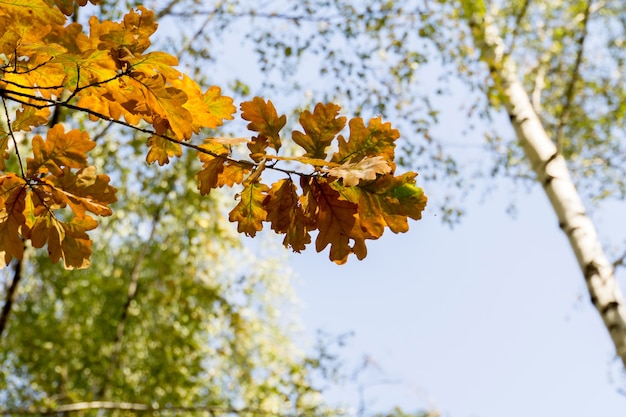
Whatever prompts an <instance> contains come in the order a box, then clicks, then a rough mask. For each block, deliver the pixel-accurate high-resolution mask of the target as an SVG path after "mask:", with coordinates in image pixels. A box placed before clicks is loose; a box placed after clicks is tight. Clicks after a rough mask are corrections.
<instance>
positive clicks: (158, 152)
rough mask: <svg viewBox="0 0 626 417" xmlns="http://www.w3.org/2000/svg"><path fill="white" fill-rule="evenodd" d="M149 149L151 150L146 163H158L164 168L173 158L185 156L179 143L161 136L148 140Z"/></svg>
mask: <svg viewBox="0 0 626 417" xmlns="http://www.w3.org/2000/svg"><path fill="white" fill-rule="evenodd" d="M148 147H149V148H150V150H149V151H148V155H147V156H146V162H147V163H149V164H152V163H154V162H158V164H159V165H161V166H163V165H165V164H167V163H169V162H170V158H171V157H174V156H176V157H180V156H181V155H182V154H183V151H182V149H181V147H180V145H179V144H178V143H176V142H172V141H171V140H167V139H164V138H162V137H160V136H154V135H153V136H150V138H149V139H148Z"/></svg>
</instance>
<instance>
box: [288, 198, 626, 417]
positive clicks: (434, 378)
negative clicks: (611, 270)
mask: <svg viewBox="0 0 626 417" xmlns="http://www.w3.org/2000/svg"><path fill="white" fill-rule="evenodd" d="M538 191H539V190H538ZM519 196H523V197H524V198H523V199H521V198H518V200H519V201H518V204H517V208H518V215H517V217H516V218H515V219H513V218H512V217H511V216H509V215H508V214H506V213H505V211H506V210H505V209H506V206H507V205H508V203H509V200H510V195H509V194H508V192H507V190H506V187H503V188H501V189H499V191H496V192H495V193H494V194H493V195H491V196H490V197H489V198H488V199H487V200H486V201H485V202H484V203H482V204H478V203H475V204H471V203H470V205H469V207H468V208H469V214H468V216H467V217H466V218H465V220H464V221H463V222H462V223H461V224H460V225H459V226H457V227H455V228H454V229H453V230H450V229H449V227H447V226H444V225H442V224H441V222H440V220H439V218H438V217H436V216H435V215H434V214H435V213H433V212H428V211H427V212H426V213H425V216H424V218H423V220H421V221H419V222H414V223H412V225H411V226H412V227H411V230H410V231H409V232H408V233H407V234H404V235H393V234H390V235H386V236H385V238H384V239H382V240H381V241H380V242H376V243H375V244H372V245H371V246H370V251H369V255H368V257H367V258H366V259H365V260H364V261H361V262H358V261H356V260H355V259H354V260H352V262H349V263H348V264H347V265H345V266H336V265H334V264H331V263H329V262H327V261H326V259H321V256H323V255H321V254H314V253H313V252H309V253H306V254H302V255H297V256H294V257H293V262H292V264H293V267H294V269H295V270H296V271H297V273H298V274H299V275H300V276H301V277H302V279H301V282H300V284H299V285H298V287H297V289H298V294H299V296H300V298H301V300H303V303H304V308H303V320H304V323H305V325H306V327H307V329H308V331H309V332H312V330H313V329H315V328H323V329H326V330H327V331H332V332H337V333H341V332H346V331H354V332H355V336H354V337H353V338H352V340H351V342H350V343H349V345H348V347H347V348H346V349H345V355H346V358H348V359H347V360H348V361H349V362H352V364H356V363H358V362H359V361H362V359H363V357H364V355H368V356H369V357H371V358H372V360H373V361H375V363H376V364H377V366H378V368H379V370H375V371H372V372H370V373H369V377H368V378H366V381H367V380H369V381H376V380H382V379H388V380H393V381H402V383H400V384H393V385H386V386H382V387H379V388H371V389H368V391H367V392H368V397H369V399H370V400H371V403H370V405H371V406H372V407H371V408H372V409H384V408H385V407H390V406H392V405H401V406H403V407H405V409H406V410H412V409H416V408H418V407H435V408H437V409H439V410H440V411H441V412H443V414H444V415H449V416H454V417H469V416H481V417H496V416H502V415H506V416H508V417H517V416H520V417H522V416H525V417H526V416H529V415H532V416H535V417H543V416H546V417H548V416H560V415H567V416H570V417H577V416H589V415H602V416H605V417H611V416H616V417H617V416H623V415H624V413H625V412H626V397H625V396H623V395H621V394H619V393H618V392H617V391H618V389H619V388H620V387H622V388H623V387H624V385H625V381H624V379H620V366H619V362H617V361H615V360H613V347H612V344H611V343H610V340H609V337H608V334H607V332H606V330H605V329H604V326H603V325H602V323H601V321H600V319H599V316H598V314H597V313H596V311H595V310H594V308H593V307H592V306H591V305H590V303H589V302H588V297H587V294H586V290H585V287H584V282H583V278H582V275H581V273H580V271H579V270H578V266H577V264H576V260H575V258H574V256H573V254H572V252H571V250H570V248H569V245H568V242H567V240H566V238H565V236H564V235H563V233H562V232H561V231H560V229H559V228H558V226H557V222H556V218H555V215H554V214H553V213H552V211H551V208H550V207H549V204H548V202H547V199H546V198H545V197H544V196H543V195H542V194H541V193H539V192H531V193H529V194H527V195H526V194H520V195H519ZM610 214H611V213H608V212H607V213H605V214H604V218H605V219H609V217H610ZM614 214H615V213H614ZM616 217H617V216H616ZM612 226H613V230H619V229H623V228H624V226H625V223H624V222H623V221H621V222H620V221H619V220H617V221H615V223H612ZM356 394H357V392H356V390H355V389H354V387H352V388H350V389H347V390H345V391H343V392H340V393H337V394H335V395H334V396H333V398H337V399H345V400H347V401H348V402H352V403H353V404H354V403H355V401H357V400H358V399H357V396H356Z"/></svg>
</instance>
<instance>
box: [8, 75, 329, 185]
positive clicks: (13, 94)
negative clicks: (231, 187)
mask: <svg viewBox="0 0 626 417" xmlns="http://www.w3.org/2000/svg"><path fill="white" fill-rule="evenodd" d="M84 88H85V87H82V88H81V89H84ZM0 97H3V98H6V99H8V100H12V101H14V102H16V103H19V104H22V105H24V106H29V107H34V108H36V109H42V108H45V107H54V106H62V107H65V108H68V109H70V110H75V111H78V112H83V113H87V114H89V115H92V116H94V117H97V118H98V119H101V120H104V121H108V122H111V123H115V124H118V125H121V126H124V127H126V128H129V129H133V130H135V131H137V132H142V133H146V134H148V135H151V136H157V137H160V138H163V139H165V140H167V141H169V142H172V143H177V144H178V145H180V146H184V147H186V148H189V149H193V150H195V151H197V152H200V153H203V154H206V155H211V156H212V157H214V158H220V159H224V160H225V161H228V162H230V163H233V164H236V165H239V166H247V167H257V166H259V164H258V163H256V162H253V161H246V160H241V159H235V158H231V157H228V156H225V155H220V154H216V153H214V152H211V151H209V150H207V149H204V148H202V147H201V146H198V145H194V144H192V143H189V142H185V141H183V140H178V139H176V138H173V137H171V136H167V135H162V134H159V133H157V132H155V131H154V130H150V129H146V128H143V127H139V126H134V125H132V124H130V123H127V122H125V121H123V120H118V119H114V118H113V117H110V116H107V115H104V114H102V113H99V112H97V111H95V110H92V109H89V108H85V107H80V106H76V105H74V104H71V103H69V102H67V101H59V100H54V99H49V98H45V97H39V96H36V95H31V94H26V93H23V92H18V91H12V90H8V89H6V88H0ZM18 97H21V98H18ZM27 100H31V101H35V102H40V103H42V104H41V105H38V104H34V103H33V102H29V101H27ZM266 168H268V169H271V170H274V171H279V172H282V173H284V174H287V175H298V176H300V177H317V176H320V173H312V174H307V173H304V172H299V171H294V170H290V169H285V168H280V167H277V166H275V165H267V166H266Z"/></svg>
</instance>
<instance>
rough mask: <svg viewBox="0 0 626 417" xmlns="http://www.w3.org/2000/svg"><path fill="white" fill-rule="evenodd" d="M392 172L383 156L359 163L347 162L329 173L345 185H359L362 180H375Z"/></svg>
mask: <svg viewBox="0 0 626 417" xmlns="http://www.w3.org/2000/svg"><path fill="white" fill-rule="evenodd" d="M390 172H391V167H390V166H389V163H388V162H387V161H386V160H385V158H384V157H382V156H373V157H365V158H363V159H361V160H360V161H358V162H345V163H344V164H343V165H340V166H338V167H334V168H330V169H329V170H328V173H329V174H330V175H332V176H333V177H338V178H341V179H342V180H343V185H345V186H346V187H351V186H353V185H358V184H359V181H360V180H375V179H376V177H377V175H379V174H388V173H390Z"/></svg>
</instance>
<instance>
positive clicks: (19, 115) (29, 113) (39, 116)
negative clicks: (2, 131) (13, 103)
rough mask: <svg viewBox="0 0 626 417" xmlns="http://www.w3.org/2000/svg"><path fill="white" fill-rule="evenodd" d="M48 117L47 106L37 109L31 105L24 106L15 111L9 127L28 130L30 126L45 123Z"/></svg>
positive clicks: (48, 110) (15, 129)
mask: <svg viewBox="0 0 626 417" xmlns="http://www.w3.org/2000/svg"><path fill="white" fill-rule="evenodd" d="M48 117H50V109H49V108H47V107H44V108H43V109H37V108H35V107H31V106H24V107H23V108H22V109H19V110H18V111H17V112H16V114H15V119H14V120H13V123H11V128H12V129H13V130H14V131H18V130H24V131H27V132H30V130H31V128H32V127H36V126H41V125H43V124H46V123H47V122H48Z"/></svg>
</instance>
